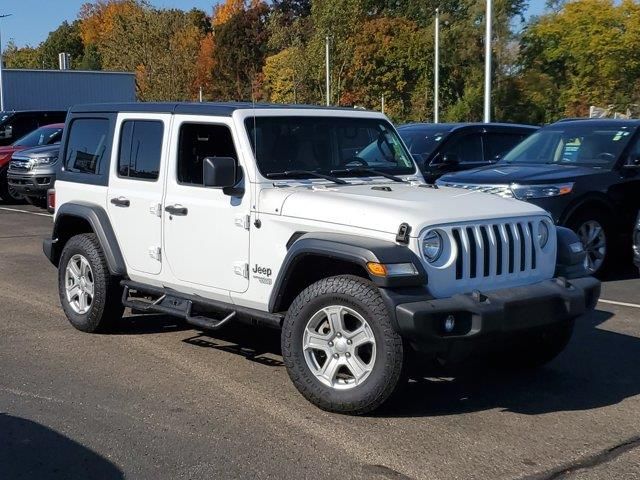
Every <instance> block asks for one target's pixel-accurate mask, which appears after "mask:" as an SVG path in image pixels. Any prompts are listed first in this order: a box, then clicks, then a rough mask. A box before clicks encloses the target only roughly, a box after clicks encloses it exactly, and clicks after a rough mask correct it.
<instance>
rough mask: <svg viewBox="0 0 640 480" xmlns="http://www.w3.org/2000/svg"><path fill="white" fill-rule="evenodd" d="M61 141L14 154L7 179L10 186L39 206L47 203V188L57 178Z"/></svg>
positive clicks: (51, 185) (28, 200)
mask: <svg viewBox="0 0 640 480" xmlns="http://www.w3.org/2000/svg"><path fill="white" fill-rule="evenodd" d="M59 154H60V143H55V144H53V145H46V146H44V147H36V148H30V149H28V150H21V151H19V152H16V153H14V154H13V158H12V159H11V163H9V171H8V174H7V180H8V182H9V188H11V189H12V190H14V191H15V192H17V194H18V195H21V196H22V197H24V199H25V200H27V202H29V203H30V204H32V205H37V206H39V207H43V208H44V207H45V206H46V204H47V190H49V188H51V187H53V183H54V182H55V180H56V169H57V163H58V156H59Z"/></svg>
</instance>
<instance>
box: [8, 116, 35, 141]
mask: <svg viewBox="0 0 640 480" xmlns="http://www.w3.org/2000/svg"><path fill="white" fill-rule="evenodd" d="M10 125H11V138H13V139H14V140H18V139H19V138H20V137H23V136H25V135H26V134H27V133H31V132H33V131H34V130H35V129H36V128H38V121H37V119H36V118H35V117H33V116H30V115H21V116H19V117H17V118H16V119H15V120H14V121H13V122H11V124H10Z"/></svg>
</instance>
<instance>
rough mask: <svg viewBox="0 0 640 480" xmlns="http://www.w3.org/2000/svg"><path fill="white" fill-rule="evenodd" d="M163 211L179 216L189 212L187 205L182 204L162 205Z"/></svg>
mask: <svg viewBox="0 0 640 480" xmlns="http://www.w3.org/2000/svg"><path fill="white" fill-rule="evenodd" d="M164 211H165V212H168V213H169V214H170V215H177V216H181V217H184V216H185V215H186V214H187V213H189V210H188V209H187V207H183V206H182V205H167V206H166V207H164Z"/></svg>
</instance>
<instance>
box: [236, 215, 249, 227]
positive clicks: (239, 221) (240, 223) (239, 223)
mask: <svg viewBox="0 0 640 480" xmlns="http://www.w3.org/2000/svg"><path fill="white" fill-rule="evenodd" d="M234 223H235V225H236V227H240V228H244V229H245V230H249V228H250V227H251V215H243V216H241V217H236V218H235V222H234Z"/></svg>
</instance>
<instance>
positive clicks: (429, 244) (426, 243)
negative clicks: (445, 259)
mask: <svg viewBox="0 0 640 480" xmlns="http://www.w3.org/2000/svg"><path fill="white" fill-rule="evenodd" d="M441 254H442V235H440V233H439V232H438V231H437V230H429V231H428V232H427V233H426V234H425V236H424V237H423V238H422V255H424V258H425V259H426V260H427V262H429V263H433V262H435V261H436V260H438V258H440V255H441Z"/></svg>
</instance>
